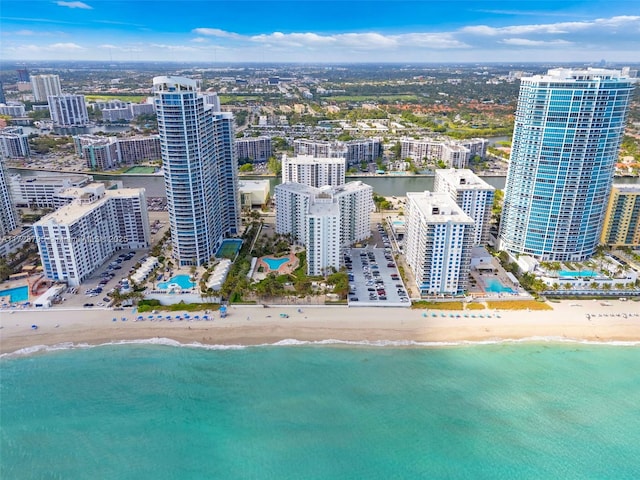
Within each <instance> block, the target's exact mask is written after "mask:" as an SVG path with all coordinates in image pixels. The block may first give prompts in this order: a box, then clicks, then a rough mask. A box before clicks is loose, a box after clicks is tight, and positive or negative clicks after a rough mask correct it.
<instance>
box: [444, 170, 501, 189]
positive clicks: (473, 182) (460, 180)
mask: <svg viewBox="0 0 640 480" xmlns="http://www.w3.org/2000/svg"><path fill="white" fill-rule="evenodd" d="M436 175H438V176H440V177H441V178H442V179H443V180H446V181H447V182H448V183H449V184H451V185H454V186H455V187H456V188H457V189H459V190H461V189H464V190H495V187H492V186H491V185H489V184H488V183H487V182H485V181H484V180H482V179H481V178H480V177H478V176H477V175H476V174H475V173H473V172H472V171H471V170H469V169H467V168H449V169H444V168H443V169H438V170H436Z"/></svg>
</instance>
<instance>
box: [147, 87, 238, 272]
mask: <svg viewBox="0 0 640 480" xmlns="http://www.w3.org/2000/svg"><path fill="white" fill-rule="evenodd" d="M153 89H154V93H155V109H156V113H157V116H158V130H159V134H160V144H161V147H162V160H163V168H164V178H165V189H166V192H167V207H168V210H169V223H170V226H171V242H172V255H173V256H174V258H176V260H177V261H178V263H179V265H181V266H185V265H201V264H203V263H206V262H209V260H210V259H211V258H212V257H214V255H215V253H216V252H217V250H218V248H219V247H220V245H221V243H222V240H223V239H224V238H225V237H227V236H229V235H236V234H237V233H238V229H239V225H240V209H239V205H240V201H239V194H238V164H237V161H236V158H235V155H234V142H233V140H234V119H233V115H232V114H231V113H227V112H214V111H213V109H212V108H211V107H210V106H209V105H206V104H205V102H204V99H203V97H202V95H200V94H199V92H198V91H197V83H196V81H195V80H192V79H189V78H183V77H165V76H163V77H155V78H154V79H153Z"/></svg>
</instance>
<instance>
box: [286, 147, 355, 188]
mask: <svg viewBox="0 0 640 480" xmlns="http://www.w3.org/2000/svg"><path fill="white" fill-rule="evenodd" d="M345 171H346V170H345V160H344V158H318V157H312V156H310V155H298V156H296V157H291V158H290V157H287V155H286V154H284V155H283V156H282V183H289V182H295V183H302V184H304V185H309V186H310V187H323V186H325V185H330V186H332V187H337V186H339V185H343V184H344V181H345V180H344V179H345Z"/></svg>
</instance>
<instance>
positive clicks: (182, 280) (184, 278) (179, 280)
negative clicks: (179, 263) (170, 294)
mask: <svg viewBox="0 0 640 480" xmlns="http://www.w3.org/2000/svg"><path fill="white" fill-rule="evenodd" d="M176 285H177V286H179V287H180V288H182V289H183V290H186V289H188V288H193V287H194V286H195V283H193V282H192V281H191V280H190V279H189V275H176V276H175V277H171V278H170V279H169V280H167V281H166V282H160V283H158V285H157V287H158V289H160V290H169V289H170V288H172V287H175V286H176Z"/></svg>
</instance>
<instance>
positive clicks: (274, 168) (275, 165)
mask: <svg viewBox="0 0 640 480" xmlns="http://www.w3.org/2000/svg"><path fill="white" fill-rule="evenodd" d="M267 168H268V169H269V171H270V172H271V173H273V174H274V175H280V173H281V172H282V162H281V161H280V160H278V159H277V158H276V157H269V160H268V161H267Z"/></svg>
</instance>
